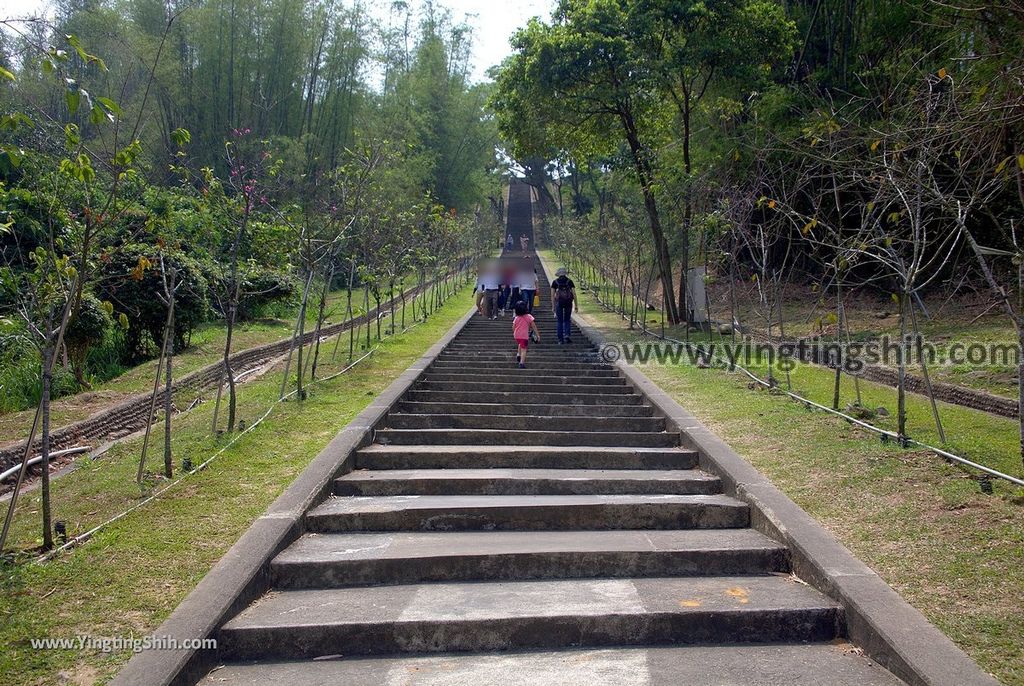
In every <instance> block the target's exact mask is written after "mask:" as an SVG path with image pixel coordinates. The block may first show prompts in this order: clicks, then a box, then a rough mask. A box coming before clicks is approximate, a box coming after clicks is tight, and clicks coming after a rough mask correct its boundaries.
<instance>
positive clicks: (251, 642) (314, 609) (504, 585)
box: [218, 574, 842, 658]
mask: <svg viewBox="0 0 1024 686" xmlns="http://www.w3.org/2000/svg"><path fill="white" fill-rule="evenodd" d="M841 617H842V610H841V608H840V606H839V605H838V604H837V603H836V602H835V601H832V600H830V599H828V598H826V597H825V596H824V595H822V594H821V593H819V592H818V591H815V590H814V589H812V588H810V587H808V586H806V585H804V584H801V583H797V582H796V581H794V580H793V579H792V578H791V577H790V576H788V575H781V574H780V575H744V576H713V577H671V578H622V579H555V580H529V581H502V582H487V581H484V582H449V583H429V584H408V585H401V584H399V585H393V586H363V587H354V588H332V589H316V590H297V591H275V592H271V593H269V594H267V595H266V596H264V597H263V598H261V599H260V600H259V601H257V602H255V603H253V604H252V605H250V606H249V607H248V608H246V609H245V610H243V611H242V612H241V613H240V614H239V615H238V616H237V617H235V618H234V619H232V620H231V621H229V622H228V623H227V624H226V625H225V626H224V627H223V628H222V629H221V631H220V641H219V642H218V644H219V646H221V647H222V649H223V650H224V652H225V654H226V655H227V656H231V657H234V658H252V657H256V656H261V657H293V658H310V657H316V656H320V655H331V654H337V653H345V654H347V655H359V654H362V655H367V654H382V653H383V654H387V653H401V652H439V651H468V650H478V651H479V650H502V649H510V648H562V647H574V646H601V645H644V644H659V643H662V644H663V643H669V642H682V643H722V642H754V641H756V642H763V641H825V640H831V639H834V638H836V637H837V636H838V635H839V622H840V620H841Z"/></svg>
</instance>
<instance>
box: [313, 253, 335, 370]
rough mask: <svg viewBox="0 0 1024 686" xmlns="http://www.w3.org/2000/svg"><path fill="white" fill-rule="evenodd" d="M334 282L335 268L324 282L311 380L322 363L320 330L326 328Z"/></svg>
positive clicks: (317, 315) (314, 344) (315, 336)
mask: <svg viewBox="0 0 1024 686" xmlns="http://www.w3.org/2000/svg"><path fill="white" fill-rule="evenodd" d="M333 280H334V267H333V266H332V267H331V269H330V271H329V272H328V273H327V281H325V282H324V290H323V291H322V293H321V294H320V310H319V311H318V312H317V314H316V334H315V335H314V337H313V340H314V343H313V365H312V366H311V367H310V370H309V378H310V379H316V366H317V364H318V363H319V362H320V330H321V329H323V326H324V315H325V312H326V310H327V296H328V295H329V294H330V292H331V281H333Z"/></svg>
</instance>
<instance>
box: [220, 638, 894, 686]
mask: <svg viewBox="0 0 1024 686" xmlns="http://www.w3.org/2000/svg"><path fill="white" fill-rule="evenodd" d="M513 682H514V683H515V684H517V685H518V686H578V685H579V684H587V685H588V686H663V685H664V684H686V686H722V685H723V684H733V685H741V684H742V685H753V686H777V685H778V684H787V685H788V686H821V684H828V685H829V686H896V685H897V684H899V683H901V682H899V681H898V680H897V679H896V678H895V677H893V676H892V674H890V673H889V672H887V671H886V670H885V669H883V668H881V667H879V666H878V665H876V664H875V663H873V662H872V661H871V660H868V659H867V658H865V657H863V656H861V655H860V654H859V652H858V651H857V650H856V649H855V648H854V647H853V646H852V645H850V644H849V643H846V642H845V641H834V642H831V643H825V644H821V643H812V644H775V645H730V646H717V645H716V646H710V645H689V646H654V647H646V648H624V647H615V648H590V649H585V648H576V649H570V650H558V651H554V650H546V651H536V652H491V653H475V654H464V653H436V654H430V655H416V656H405V655H403V656H390V657H355V658H353V657H346V658H344V659H335V660H317V661H312V660H309V661H278V662H275V661H264V662H254V663H231V664H227V665H224V666H223V667H221V668H220V669H218V670H217V671H216V672H214V673H213V674H211V675H210V676H208V677H207V678H206V679H205V680H204V681H203V682H201V686H278V685H279V684H303V686H337V685H338V684H345V685H346V686H377V685H378V684H410V685H415V686H507V684H509V683H513Z"/></svg>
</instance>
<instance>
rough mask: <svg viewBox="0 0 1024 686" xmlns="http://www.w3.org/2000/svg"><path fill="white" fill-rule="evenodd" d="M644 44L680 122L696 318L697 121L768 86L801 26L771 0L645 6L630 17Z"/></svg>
mask: <svg viewBox="0 0 1024 686" xmlns="http://www.w3.org/2000/svg"><path fill="white" fill-rule="evenodd" d="M631 17H632V21H633V22H634V24H633V26H634V35H635V36H636V40H637V42H638V43H639V44H640V45H642V46H643V48H644V49H645V50H646V51H647V52H648V55H649V59H650V60H651V63H652V64H653V65H654V69H655V70H656V73H657V78H658V81H659V87H660V89H661V90H663V91H664V92H665V93H667V95H668V96H669V97H670V98H671V101H672V102H673V104H674V105H675V107H676V110H677V112H678V117H679V127H680V129H681V130H680V133H679V136H680V139H681V140H680V143H681V144H682V162H683V184H684V185H685V188H684V189H683V195H684V201H683V203H684V204H683V221H682V226H681V230H680V248H679V249H680V258H681V264H680V271H681V272H682V277H681V278H680V279H679V310H680V314H681V316H682V317H683V318H687V319H688V318H689V311H690V307H689V306H688V303H687V289H686V283H687V279H686V275H687V273H688V272H689V268H690V230H691V228H692V227H691V224H692V221H693V211H694V208H693V195H692V193H691V190H690V186H691V184H692V183H693V180H694V179H693V177H694V161H693V152H692V145H693V135H694V126H695V118H696V116H697V113H698V111H699V109H698V108H699V107H700V105H701V103H702V102H703V101H704V98H705V97H706V96H707V95H709V94H717V95H719V96H738V97H743V96H744V95H745V94H747V93H749V92H750V91H752V90H754V89H757V88H759V87H761V86H762V85H763V82H764V81H766V79H767V78H768V77H769V76H770V74H771V68H772V66H773V65H777V64H780V63H783V62H785V61H786V60H788V59H789V57H790V55H791V54H792V45H793V42H794V39H795V27H794V25H793V23H792V22H791V21H789V20H788V19H787V18H786V15H785V11H784V10H783V8H782V6H781V5H779V4H777V3H775V2H771V1H765V0H713V1H711V2H708V1H707V0H671V1H669V2H657V3H649V5H648V4H647V3H638V6H637V8H636V9H635V10H634V11H633V12H632V13H631Z"/></svg>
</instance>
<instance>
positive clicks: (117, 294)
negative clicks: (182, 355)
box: [100, 243, 210, 360]
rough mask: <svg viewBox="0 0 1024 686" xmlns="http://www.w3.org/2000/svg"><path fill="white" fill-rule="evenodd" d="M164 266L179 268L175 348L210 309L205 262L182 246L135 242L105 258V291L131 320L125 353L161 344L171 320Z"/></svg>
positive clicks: (135, 355)
mask: <svg viewBox="0 0 1024 686" xmlns="http://www.w3.org/2000/svg"><path fill="white" fill-rule="evenodd" d="M161 252H162V253H163V265H164V268H165V269H167V270H168V271H170V270H171V269H174V270H175V273H176V280H177V284H178V286H177V290H176V291H175V305H174V348H175V350H182V349H184V348H186V347H188V344H189V341H190V339H191V335H192V331H193V330H194V329H195V327H196V326H198V325H199V324H201V323H202V322H203V321H205V320H206V319H207V317H208V316H209V314H210V303H209V299H208V289H209V285H208V281H207V277H206V275H205V270H204V269H203V266H202V265H201V264H200V263H199V262H198V261H197V260H196V259H194V258H192V257H191V256H189V255H187V254H185V253H184V252H183V251H181V250H173V249H167V248H160V247H158V246H149V245H142V244H138V243H133V244H129V245H125V246H122V247H120V248H119V249H118V250H116V251H114V252H112V253H111V254H109V255H107V256H105V257H104V258H103V259H101V262H102V268H101V272H102V277H103V278H102V281H101V288H100V295H101V297H102V298H103V299H105V300H109V301H110V302H111V303H112V304H113V306H114V309H115V310H117V311H118V312H119V313H121V314H123V315H124V316H125V318H126V319H127V320H128V321H127V323H128V326H127V329H126V331H125V355H126V357H127V358H128V359H129V360H137V359H140V358H142V357H145V356H147V355H148V354H151V353H152V352H153V349H154V347H155V349H156V350H159V347H160V343H161V342H162V341H163V330H164V325H165V323H166V320H167V305H166V304H165V302H164V300H165V296H164V275H163V274H162V273H161V271H160V258H159V256H160V253H161Z"/></svg>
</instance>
